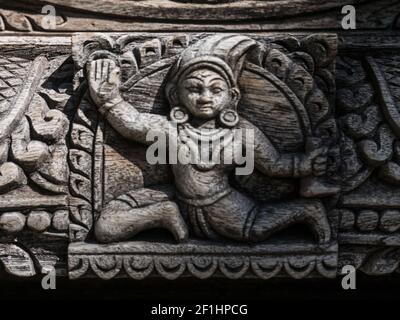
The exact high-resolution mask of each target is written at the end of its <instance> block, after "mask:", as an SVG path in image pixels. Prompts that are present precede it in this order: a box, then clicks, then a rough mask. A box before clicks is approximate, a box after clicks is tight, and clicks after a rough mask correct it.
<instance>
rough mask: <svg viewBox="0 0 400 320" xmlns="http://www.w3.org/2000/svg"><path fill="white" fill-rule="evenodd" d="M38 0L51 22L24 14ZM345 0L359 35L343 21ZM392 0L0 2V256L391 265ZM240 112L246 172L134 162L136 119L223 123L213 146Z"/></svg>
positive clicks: (330, 270)
mask: <svg viewBox="0 0 400 320" xmlns="http://www.w3.org/2000/svg"><path fill="white" fill-rule="evenodd" d="M44 3H46V4H51V5H54V6H55V8H56V12H57V20H56V21H57V28H56V30H55V31H57V34H55V33H53V32H55V31H54V30H46V29H45V28H43V26H42V24H41V21H42V19H43V15H42V14H40V12H41V11H40V10H41V8H42V6H43V4H44ZM350 3H352V4H354V5H355V6H356V7H357V29H358V31H359V32H358V33H357V34H356V33H353V32H345V31H343V30H342V29H341V17H342V16H341V11H340V10H341V7H342V6H343V5H344V4H350ZM22 6H23V7H22ZM21 8H23V9H21ZM399 9H400V7H399V3H398V1H391V0H384V1H379V2H378V3H377V2H374V1H345V2H342V1H325V2H324V3H320V2H318V1H310V0H298V1H223V2H221V1H135V2H132V1H117V2H116V3H113V4H112V5H110V2H109V1H78V0H76V1H70V2H68V4H64V3H63V2H62V1H57V0H53V1H33V0H32V1H14V3H9V2H6V1H4V2H3V1H0V30H1V31H3V33H0V44H1V45H0V261H1V265H2V268H3V269H4V271H5V272H7V273H10V274H13V275H16V276H22V277H28V276H33V275H35V274H40V273H42V272H44V271H43V270H44V269H46V268H48V267H53V266H54V267H55V268H56V270H57V274H58V275H59V276H68V277H69V278H71V279H76V278H80V277H99V278H101V279H111V278H115V277H116V278H118V277H129V278H133V279H145V278H147V277H151V276H153V275H156V276H161V277H163V278H166V279H177V278H179V277H181V276H190V277H196V278H200V279H206V278H209V277H226V278H231V279H238V278H258V279H269V278H272V277H291V278H294V279H301V278H306V277H320V278H333V277H336V276H337V275H338V274H339V272H340V270H341V267H342V266H344V265H349V264H350V265H354V266H355V267H356V268H358V269H359V270H361V271H363V272H365V273H367V274H370V275H382V274H389V273H392V272H397V271H398V268H399V263H400V257H399V253H400V196H399V195H400V142H399V139H400V113H399V103H400V69H399V68H400V67H399V65H400V45H399V43H400V34H399V32H398V29H399ZM372 12H374V14H372ZM104 13H106V15H104ZM227 30H229V33H227V32H225V31H227ZM299 30H301V31H299ZM317 30H318V31H317ZM321 30H322V31H321ZM324 30H325V31H324ZM371 30H373V31H371ZM110 31H111V32H110ZM149 31H151V32H149ZM221 31H224V32H221ZM58 32H63V33H62V34H61V35H60V34H59V33H58ZM93 32H96V33H93ZM28 33H29V34H30V35H29V36H28ZM206 120H207V121H206ZM171 127H173V130H175V131H170V129H171ZM166 128H168V130H167V129H166ZM238 129H241V130H245V129H246V130H247V129H251V130H252V132H255V137H254V139H255V144H254V145H253V147H254V150H253V151H254V165H255V168H254V170H253V171H252V172H251V174H246V175H238V174H236V171H235V170H234V169H236V168H234V167H233V165H236V163H234V164H232V163H229V165H226V166H225V163H223V164H220V163H213V162H211V163H203V162H201V161H200V163H194V164H192V163H190V164H180V163H179V162H178V163H161V164H153V163H150V162H149V158H148V154H147V152H148V150H149V145H151V143H149V142H148V141H146V139H145V137H146V134H148V133H149V132H151V131H152V130H153V131H154V130H155V131H157V132H167V134H168V137H170V136H174V137H176V146H177V148H178V149H179V148H189V149H190V148H194V149H195V150H200V149H197V148H198V146H197V143H196V144H195V145H193V144H190V143H191V139H194V138H196V137H199V136H200V137H201V136H203V135H204V134H205V133H207V134H208V137H209V138H210V139H211V140H212V141H214V142H215V141H217V140H218V139H220V138H221V137H222V136H223V137H224V138H225V137H230V138H229V139H230V140H229V139H228V140H229V141H228V142H227V144H221V145H220V149H218V150H219V151H218V152H219V153H221V148H222V149H229V148H232V149H234V146H235V143H236V142H235V140H234V138H233V137H234V136H235V132H236V131H235V130H238ZM171 132H173V133H171ZM210 132H211V133H210ZM213 139H214V140H213ZM168 143H170V142H168ZM218 143H220V142H218ZM218 143H217V144H218ZM168 146H169V148H171V145H168ZM199 148H200V147H199ZM179 150H181V149H179ZM183 150H186V149H183ZM190 150H192V149H190ZM200 151H202V150H200ZM233 152H234V150H233ZM169 156H170V155H169ZM238 167H240V165H238Z"/></svg>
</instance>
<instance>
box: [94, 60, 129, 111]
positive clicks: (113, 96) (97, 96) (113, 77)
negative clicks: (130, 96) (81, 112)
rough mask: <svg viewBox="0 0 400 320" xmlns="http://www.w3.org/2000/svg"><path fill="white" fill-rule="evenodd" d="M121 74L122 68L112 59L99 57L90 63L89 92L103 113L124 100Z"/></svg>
mask: <svg viewBox="0 0 400 320" xmlns="http://www.w3.org/2000/svg"><path fill="white" fill-rule="evenodd" d="M119 74H120V68H119V67H118V66H117V64H116V63H115V61H113V60H111V59H99V60H94V61H91V62H89V63H88V66H87V80H88V84H89V93H90V96H91V98H92V99H93V101H94V103H95V104H96V105H97V107H98V108H99V111H100V112H101V113H105V112H106V111H107V110H109V109H110V108H112V107H113V106H115V105H116V104H118V103H120V102H121V101H122V97H121V94H120V92H119V86H120V78H119Z"/></svg>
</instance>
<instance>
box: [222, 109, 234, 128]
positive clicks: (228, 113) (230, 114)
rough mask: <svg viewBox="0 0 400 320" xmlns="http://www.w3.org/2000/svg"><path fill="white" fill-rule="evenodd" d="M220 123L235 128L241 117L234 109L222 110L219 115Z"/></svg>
mask: <svg viewBox="0 0 400 320" xmlns="http://www.w3.org/2000/svg"><path fill="white" fill-rule="evenodd" d="M219 121H220V122H221V123H222V124H223V125H224V126H225V127H228V128H233V127H234V126H236V125H237V124H238V122H239V115H238V113H237V112H236V111H235V110H233V109H225V110H222V111H221V113H220V114H219Z"/></svg>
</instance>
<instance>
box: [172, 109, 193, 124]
mask: <svg viewBox="0 0 400 320" xmlns="http://www.w3.org/2000/svg"><path fill="white" fill-rule="evenodd" d="M169 116H170V118H171V120H172V121H173V122H175V123H177V124H182V123H185V122H187V121H188V120H189V115H188V114H187V112H186V110H185V109H183V108H181V107H175V108H173V109H172V110H171V112H170V114H169Z"/></svg>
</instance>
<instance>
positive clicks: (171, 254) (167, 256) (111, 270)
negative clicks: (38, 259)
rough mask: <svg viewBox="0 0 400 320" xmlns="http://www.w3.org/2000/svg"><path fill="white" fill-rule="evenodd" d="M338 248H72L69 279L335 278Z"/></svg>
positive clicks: (146, 244) (204, 245) (162, 245)
mask: <svg viewBox="0 0 400 320" xmlns="http://www.w3.org/2000/svg"><path fill="white" fill-rule="evenodd" d="M337 249H338V248H337V245H331V246H328V247H321V246H317V245H314V244H307V243H296V244H293V243H292V244H290V243H287V242H283V241H282V242H280V243H274V244H261V245H260V244H259V245H257V246H251V245H231V244H215V243H211V242H204V241H190V242H189V243H185V244H166V243H165V242H163V243H159V242H139V241H135V242H126V243H119V244H110V245H98V244H87V243H74V244H71V245H70V246H69V254H68V259H69V261H68V265H69V266H68V268H69V277H70V278H71V279H77V278H80V277H83V276H85V277H90V276H98V277H100V278H102V279H111V278H114V277H127V276H129V277H131V278H133V279H144V278H146V277H148V276H151V275H156V274H158V275H161V276H162V277H164V278H166V279H170V280H173V279H176V278H178V277H180V276H190V275H192V276H195V277H197V278H200V279H206V278H209V277H212V276H215V277H218V276H224V277H227V278H230V279H238V278H242V277H246V278H254V277H259V278H262V279H269V278H272V277H277V276H278V277H279V276H286V277H287V276H290V277H293V278H295V279H300V278H305V277H321V276H322V277H330V278H331V277H335V276H336V272H337V270H336V267H337Z"/></svg>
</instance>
